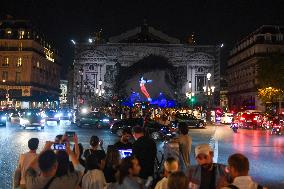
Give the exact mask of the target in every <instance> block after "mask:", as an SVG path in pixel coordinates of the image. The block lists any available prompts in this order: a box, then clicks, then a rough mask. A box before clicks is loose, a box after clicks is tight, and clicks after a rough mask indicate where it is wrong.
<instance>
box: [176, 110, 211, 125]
mask: <svg viewBox="0 0 284 189" xmlns="http://www.w3.org/2000/svg"><path fill="white" fill-rule="evenodd" d="M181 122H184V123H186V124H187V125H188V127H193V128H205V127H206V124H205V120H202V119H198V118H196V117H195V116H194V115H191V114H187V113H178V114H176V115H175V120H174V121H173V122H172V124H173V125H175V126H177V125H178V123H181Z"/></svg>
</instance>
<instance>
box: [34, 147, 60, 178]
mask: <svg viewBox="0 0 284 189" xmlns="http://www.w3.org/2000/svg"><path fill="white" fill-rule="evenodd" d="M38 166H39V169H40V170H41V172H42V173H43V175H48V176H54V175H55V173H56V170H57V166H58V163H57V158H56V154H55V153H54V152H53V151H52V150H47V151H44V152H42V153H41V154H40V155H39V157H38Z"/></svg>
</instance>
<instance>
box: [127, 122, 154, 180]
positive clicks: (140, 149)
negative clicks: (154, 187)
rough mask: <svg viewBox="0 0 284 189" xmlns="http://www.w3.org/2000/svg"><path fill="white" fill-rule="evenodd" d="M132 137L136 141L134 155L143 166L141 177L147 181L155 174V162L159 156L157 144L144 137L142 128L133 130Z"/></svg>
mask: <svg viewBox="0 0 284 189" xmlns="http://www.w3.org/2000/svg"><path fill="white" fill-rule="evenodd" d="M132 135H133V137H134V139H135V142H134V144H133V155H134V156H135V157H136V158H137V159H138V160H139V162H140V165H141V171H140V175H139V176H140V177H141V178H143V179H147V178H148V177H149V176H153V174H154V162H155V158H156V155H157V147H156V143H155V141H154V140H153V139H151V138H149V137H147V136H144V130H143V128H142V127H140V126H135V127H133V128H132Z"/></svg>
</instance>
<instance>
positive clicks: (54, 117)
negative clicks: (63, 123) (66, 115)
mask: <svg viewBox="0 0 284 189" xmlns="http://www.w3.org/2000/svg"><path fill="white" fill-rule="evenodd" d="M44 114H45V121H46V123H47V122H48V121H56V123H57V124H59V122H60V120H59V114H58V113H57V111H56V110H45V112H44Z"/></svg>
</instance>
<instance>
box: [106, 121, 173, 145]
mask: <svg viewBox="0 0 284 189" xmlns="http://www.w3.org/2000/svg"><path fill="white" fill-rule="evenodd" d="M137 125H139V126H142V127H144V129H145V133H146V135H148V136H150V137H151V138H152V139H154V140H159V139H163V138H164V137H166V136H171V135H173V133H171V130H170V128H169V127H168V126H164V125H162V124H160V123H158V122H156V121H154V120H148V121H146V122H145V123H144V120H143V118H128V119H122V120H120V121H117V122H115V123H113V124H112V125H111V127H110V131H111V132H112V133H114V134H116V135H118V136H121V135H122V131H123V130H124V129H125V128H130V129H132V127H134V126H137Z"/></svg>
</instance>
